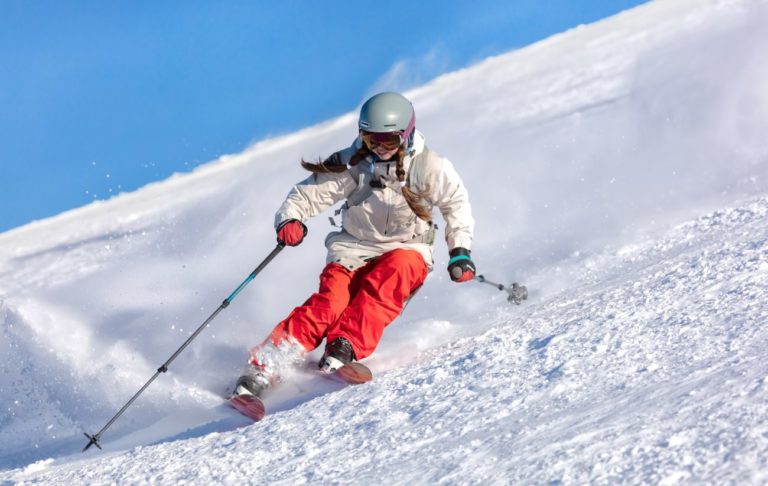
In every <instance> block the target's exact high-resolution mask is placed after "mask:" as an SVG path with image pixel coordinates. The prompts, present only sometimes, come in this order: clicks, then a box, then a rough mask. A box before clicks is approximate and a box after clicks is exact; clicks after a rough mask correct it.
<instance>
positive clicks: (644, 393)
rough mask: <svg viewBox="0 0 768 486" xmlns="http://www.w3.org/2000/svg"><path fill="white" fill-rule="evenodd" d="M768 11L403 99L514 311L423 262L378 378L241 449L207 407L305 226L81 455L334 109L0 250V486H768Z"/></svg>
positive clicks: (313, 399) (340, 130) (214, 408)
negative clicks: (372, 483)
mask: <svg viewBox="0 0 768 486" xmlns="http://www.w3.org/2000/svg"><path fill="white" fill-rule="evenodd" d="M767 9H768V6H767V5H766V2H765V1H760V0H728V1H726V0H722V1H715V0H706V1H701V0H695V1H694V0H667V1H656V2H652V3H649V4H647V5H645V6H642V7H640V8H637V9H634V10H633V11H629V12H626V13H624V14H621V15H618V16H616V17H613V18H611V19H607V20H605V21H602V22H599V23H596V24H594V25H590V26H586V27H580V28H578V29H574V30H572V31H569V32H566V33H563V34H561V35H558V36H555V37H553V38H551V39H548V40H546V41H543V42H541V43H538V44H535V45H533V46H530V47H528V48H525V49H522V50H520V51H517V52H511V53H509V54H506V55H504V56H499V57H496V58H492V59H489V60H487V61H485V62H483V63H481V64H479V65H477V66H474V67H472V68H470V69H467V70H464V71H460V72H457V73H453V74H451V75H448V76H444V77H442V78H439V79H437V80H435V81H434V82H432V83H430V84H428V85H426V86H423V87H421V88H419V89H416V90H414V91H413V92H411V93H408V95H409V96H410V97H411V98H412V99H413V100H414V103H415V105H416V108H417V111H418V113H419V127H420V128H421V130H422V131H424V132H425V133H426V135H427V137H428V142H429V145H430V146H431V147H432V148H433V149H435V150H437V151H438V152H441V153H443V154H446V155H447V156H449V158H451V160H452V161H453V162H454V163H455V164H456V165H457V167H458V169H459V171H460V172H461V174H462V176H463V177H464V180H465V182H466V183H467V185H468V187H469V189H470V194H471V199H472V203H473V207H474V211H475V215H476V218H477V220H478V225H477V239H476V244H475V246H474V251H473V254H474V256H475V257H476V263H477V264H478V267H479V269H480V271H481V273H484V274H485V275H486V276H487V277H488V278H490V279H493V280H497V281H498V280H501V281H512V280H513V279H514V280H520V281H524V282H525V283H527V284H528V285H529V286H530V287H531V289H532V295H531V300H530V301H529V302H528V303H527V304H526V305H524V306H522V307H515V308H510V307H509V305H508V304H507V303H506V301H505V299H504V298H503V295H501V294H500V293H498V292H496V291H494V290H493V289H492V288H490V287H488V286H483V285H479V284H467V285H461V286H458V285H455V284H452V283H451V282H449V281H448V279H447V278H446V276H445V270H444V265H445V249H444V248H441V249H440V251H439V253H438V261H437V262H436V268H435V271H434V272H433V274H432V275H431V277H430V279H429V281H428V284H427V285H426V286H425V288H424V289H423V290H422V292H420V294H419V296H418V298H417V299H415V300H414V301H413V302H412V303H411V305H410V306H409V308H408V310H407V312H406V313H405V315H404V316H403V317H401V318H400V319H399V320H398V321H397V322H396V323H395V324H394V325H393V326H391V327H390V328H389V329H388V330H387V333H386V334H385V339H384V341H383V342H382V344H381V346H380V348H379V350H378V351H377V353H376V354H375V355H374V357H373V358H372V359H371V360H370V361H369V365H370V366H371V368H372V369H374V372H375V373H376V375H377V379H376V380H375V381H374V382H373V383H371V384H369V385H365V386H362V387H357V388H347V389H344V390H341V391H337V392H335V393H332V394H328V393H327V392H329V391H332V390H333V386H332V385H330V384H328V383H317V380H313V379H312V378H308V377H306V376H302V375H299V376H296V377H295V379H294V380H293V382H292V383H289V384H287V385H286V387H285V389H284V390H282V391H281V392H280V393H277V394H276V395H275V396H273V397H270V399H269V402H268V407H269V409H270V411H271V412H272V413H271V415H270V416H269V420H267V421H265V422H263V423H260V424H256V425H253V426H250V427H245V428H239V429H236V428H237V427H238V426H241V425H243V424H244V422H243V420H242V419H241V418H240V417H238V416H237V415H235V414H233V413H232V412H231V411H229V410H227V409H226V408H225V407H222V406H220V399H219V398H218V397H219V395H220V394H221V393H222V392H223V391H224V389H225V388H226V386H227V385H229V384H230V383H231V381H232V379H234V378H235V377H236V376H237V373H238V371H239V369H240V367H241V365H242V363H243V359H244V357H245V354H246V350H247V349H248V347H249V346H251V345H253V344H255V343H256V342H258V341H259V340H260V339H261V338H262V337H263V336H264V334H265V333H266V332H267V331H268V330H269V329H271V327H272V326H273V325H274V323H276V322H277V321H278V320H279V319H281V318H282V317H283V316H284V315H285V314H286V313H287V312H288V311H289V310H290V308H291V307H292V306H293V305H296V304H297V303H299V302H300V301H301V300H303V298H304V297H305V296H306V295H307V294H308V293H309V292H311V291H312V289H313V288H314V287H315V282H316V278H317V277H316V276H317V273H318V272H319V270H320V268H321V267H322V265H323V261H324V249H323V248H322V238H323V237H324V235H325V233H326V232H327V231H328V230H329V227H328V223H327V221H326V220H325V219H324V218H317V220H315V221H313V222H311V223H310V225H309V227H310V235H309V237H308V240H307V242H306V243H305V244H304V245H302V246H301V247H299V248H296V249H289V250H286V251H285V252H284V253H283V254H281V255H280V257H279V258H278V259H277V260H275V262H273V263H272V264H271V265H270V267H268V268H267V270H265V271H264V273H263V274H262V275H260V276H259V278H258V279H257V280H256V281H254V282H253V283H252V284H251V286H250V287H248V288H247V289H246V291H245V292H244V293H243V294H242V296H241V297H238V300H237V301H236V302H235V304H233V305H232V306H230V308H229V309H227V310H226V312H225V313H222V314H221V315H220V317H219V318H218V319H217V320H216V321H215V322H214V323H213V324H212V326H211V328H210V329H208V330H206V332H205V333H204V334H203V335H201V337H200V338H199V339H198V341H196V342H195V344H193V345H192V346H191V347H190V348H189V349H188V350H187V351H186V352H185V354H183V355H182V356H181V357H180V358H179V359H178V360H177V361H176V362H175V363H174V365H173V367H172V369H171V373H169V374H168V375H164V376H162V377H161V379H159V380H158V382H156V383H155V384H154V385H153V387H152V388H150V389H149V390H148V391H147V393H146V394H145V395H144V396H142V398H141V399H140V401H139V402H137V403H136V404H135V405H134V406H133V408H132V409H131V410H130V411H129V412H128V413H126V415H125V416H124V417H122V418H121V419H120V421H119V422H117V423H116V424H115V425H114V426H113V428H112V429H110V430H109V431H108V433H107V434H105V436H104V438H103V442H104V445H105V450H106V452H104V453H100V452H96V453H93V454H92V453H91V451H89V452H88V454H87V455H80V454H79V450H80V449H81V448H82V446H83V445H85V439H84V437H83V436H82V432H83V431H89V432H95V431H96V430H98V428H100V427H101V426H102V425H103V424H104V422H105V421H106V420H108V419H109V417H111V416H112V414H113V413H114V412H115V411H116V410H117V409H118V408H119V407H120V406H121V405H122V404H123V403H124V402H125V400H126V399H127V398H129V397H130V396H131V395H132V394H133V393H134V392H135V391H136V390H137V389H138V387H140V386H141V385H142V384H143V383H144V382H145V381H146V379H147V378H149V376H151V375H152V373H153V372H154V370H155V369H156V368H157V367H158V366H159V365H160V364H162V363H163V362H164V361H165V359H167V358H168V356H169V355H170V354H171V353H172V352H173V351H174V350H175V349H176V348H177V347H178V346H179V344H181V342H183V340H184V339H185V338H186V337H187V336H188V334H189V333H190V332H191V330H193V329H194V328H195V327H196V326H197V325H199V323H200V322H202V321H203V320H204V319H205V317H207V316H208V315H209V314H210V313H211V312H212V311H213V310H214V309H215V308H216V307H217V306H218V305H219V303H220V302H221V300H222V299H223V298H224V297H226V296H227V295H228V294H229V293H230V292H231V291H232V290H233V289H234V287H235V286H236V285H237V284H238V283H239V282H240V281H241V280H242V279H243V278H245V276H247V274H248V273H249V272H250V271H251V270H252V268H253V267H254V266H255V265H256V264H257V263H258V261H259V260H260V259H261V258H263V257H264V256H266V254H267V253H268V252H269V251H270V250H271V249H272V248H273V246H274V233H273V230H272V226H271V225H272V214H273V212H274V210H275V209H276V208H277V206H278V205H279V203H280V201H281V200H282V198H283V196H284V194H285V192H286V191H287V189H288V187H289V186H290V184H291V183H293V182H295V181H296V180H298V179H300V178H301V177H302V176H303V173H302V171H301V169H300V168H298V167H297V164H296V161H297V160H298V159H299V158H301V157H305V158H312V157H317V156H319V155H321V154H328V153H329V152H331V151H332V150H334V149H336V148H338V147H340V146H342V145H344V144H346V143H348V142H349V141H350V140H351V138H352V137H354V133H355V129H354V123H355V115H354V114H349V115H345V116H343V117H341V118H339V119H337V120H332V121H329V122H328V123H326V124H323V125H321V126H317V127H311V128H308V129H306V130H303V131H301V132H298V133H295V134H291V135H287V136H284V137H280V138H277V139H273V140H267V141H264V142H260V143H258V144H256V145H255V146H253V147H252V148H250V149H248V150H246V151H245V152H243V153H242V154H238V155H235V156H230V157H225V158H223V159H222V160H219V161H215V162H213V163H211V164H209V165H207V166H205V167H202V168H200V169H198V170H196V171H195V172H194V173H192V174H185V175H179V176H176V177H174V178H171V179H170V180H168V181H164V182H162V183H157V184H154V185H151V186H148V187H146V188H144V189H142V190H140V191H137V192H135V193H131V194H124V195H121V196H119V197H116V198H113V199H112V200H109V201H107V202H100V203H95V204H92V205H90V206H88V207H85V208H82V209H79V210H76V211H71V212H69V213H65V214H63V215H60V216H58V217H56V218H51V219H49V220H45V221H41V222H37V223H33V224H30V225H27V226H26V227H23V228H20V229H17V230H14V231H11V232H7V233H4V234H2V235H0V300H2V304H1V305H0V322H2V328H1V330H2V332H1V333H0V346H2V349H4V350H5V351H4V353H3V355H2V358H1V360H0V390H1V391H2V394H0V409H2V410H3V411H4V414H3V415H2V416H0V468H2V471H0V480H7V481H11V482H13V481H30V482H34V481H41V482H48V483H61V484H73V483H89V484H95V483H111V482H116V483H120V484H122V483H131V482H141V483H144V482H156V483H162V484H165V483H170V482H176V481H182V480H185V481H190V482H195V483H210V482H227V483H235V482H242V481H243V480H252V481H259V482H261V481H274V482H281V481H282V482H284V483H286V484H288V483H295V482H302V481H304V482H319V481H328V482H341V483H347V482H353V481H356V482H362V481H363V480H366V479H383V478H387V479H389V480H392V479H394V480H395V482H401V483H404V482H414V481H415V482H419V483H432V482H435V481H438V480H444V481H446V482H458V483H464V482H481V481H485V480H491V481H492V482H497V483H504V482H513V483H514V482H533V483H540V482H549V481H553V482H558V481H559V482H562V483H566V484H568V483H583V482H617V481H623V482H652V483H658V482H668V483H674V482H678V481H680V480H683V481H688V482H702V481H704V482H712V483H739V484H743V483H756V484H759V483H765V482H766V481H768V479H766V471H768V465H767V464H766V457H768V454H767V451H766V449H767V448H768V429H766V428H765V425H763V423H764V422H765V421H766V418H767V417H768V413H766V405H765V403H766V389H765V385H764V380H765V376H766V365H765V364H764V363H763V362H762V361H763V360H761V359H760V358H761V352H760V351H761V350H762V349H764V347H765V341H766V333H765V332H764V331H763V330H762V326H761V324H762V323H763V321H764V320H765V316H766V313H767V312H768V306H766V305H765V304H764V302H765V301H766V298H765V286H766V272H768V261H767V260H768V252H767V251H766V231H767V230H766V228H768V226H766V211H768V209H767V207H768V201H767V200H766V195H768V179H766V173H767V172H768V142H766V139H765V136H764V133H766V129H768V92H767V91H766V90H765V86H768V68H766V65H765V63H764V62H763V61H762V60H763V59H765V56H766V54H767V53H768V38H766V36H765V35H764V33H763V30H764V25H765V22H766V21H768V10H767ZM728 208H730V209H728ZM686 221H688V222H687V223H686ZM234 429H236V430H234ZM214 432H215V433H214Z"/></svg>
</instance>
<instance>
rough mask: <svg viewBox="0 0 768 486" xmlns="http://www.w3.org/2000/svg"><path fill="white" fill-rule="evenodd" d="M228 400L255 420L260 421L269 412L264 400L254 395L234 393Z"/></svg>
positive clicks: (235, 407)
mask: <svg viewBox="0 0 768 486" xmlns="http://www.w3.org/2000/svg"><path fill="white" fill-rule="evenodd" d="M228 402H229V405H230V406H231V407H232V408H234V409H235V410H237V411H238V412H240V413H242V414H243V415H245V416H246V417H248V418H250V419H252V420H254V421H255V422H259V421H260V420H262V419H263V418H264V416H265V415H266V414H267V411H266V408H265V407H264V402H262V401H261V399H260V398H259V397H255V396H253V395H233V396H231V397H230V398H229V400H228Z"/></svg>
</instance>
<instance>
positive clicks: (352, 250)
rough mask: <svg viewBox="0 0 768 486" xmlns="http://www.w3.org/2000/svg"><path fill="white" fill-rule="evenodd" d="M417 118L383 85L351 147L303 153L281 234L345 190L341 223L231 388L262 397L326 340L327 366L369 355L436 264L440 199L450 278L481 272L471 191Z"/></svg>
mask: <svg viewBox="0 0 768 486" xmlns="http://www.w3.org/2000/svg"><path fill="white" fill-rule="evenodd" d="M415 123H416V116H415V112H414V109H413V105H412V104H411V102H410V101H408V99H406V98H405V97H404V96H402V95H400V94H398V93H392V92H385V93H379V94H377V95H375V96H373V97H371V98H370V99H369V100H368V101H366V102H365V103H364V104H363V106H362V108H361V110H360V117H359V120H358V127H359V133H358V137H357V138H356V140H355V141H354V143H353V144H352V146H350V147H348V148H346V149H343V150H341V151H338V152H336V153H334V154H332V155H331V156H330V157H328V158H327V159H325V160H321V161H318V162H317V163H311V162H306V161H304V160H302V162H301V165H302V166H303V167H304V168H305V169H307V170H308V171H310V172H312V175H310V176H309V177H308V178H307V179H306V180H304V181H302V182H300V183H298V184H296V185H295V186H294V187H293V188H292V189H291V190H290V192H289V193H288V196H287V198H286V199H285V201H284V202H283V204H282V205H281V206H280V209H279V210H278V212H277V214H276V216H275V228H276V231H277V240H278V242H279V243H280V244H284V245H287V246H296V245H299V244H300V243H301V242H302V241H303V240H304V237H305V236H306V234H307V227H306V226H305V225H304V221H307V220H308V219H309V218H311V217H313V216H316V215H318V214H319V213H321V212H322V211H324V210H325V209H328V208H330V207H331V206H333V205H334V204H335V203H337V202H340V201H342V200H345V199H346V202H345V203H344V204H343V205H342V207H341V209H339V210H338V211H337V212H336V213H337V214H336V216H338V215H339V214H341V229H340V231H335V232H331V233H330V234H329V235H328V236H327V237H326V239H325V246H326V247H327V249H328V256H327V262H326V263H327V265H326V266H325V268H324V269H323V271H322V273H321V274H320V288H319V290H318V291H317V292H316V293H315V294H313V295H312V296H311V297H309V299H308V300H307V301H306V302H304V304H303V305H301V306H299V307H296V308H295V309H294V310H293V311H292V312H291V313H290V314H289V315H288V317H287V318H286V319H285V320H283V321H282V322H280V323H279V324H278V325H277V326H276V327H275V328H274V330H273V331H272V333H271V334H270V335H269V336H268V337H267V339H266V340H265V341H264V342H263V343H262V344H260V345H258V346H256V347H255V348H253V349H252V350H251V353H250V356H249V361H248V365H247V368H246V371H245V372H244V373H243V375H242V376H241V377H240V378H239V379H238V381H237V383H236V385H235V392H234V393H235V395H243V394H245V395H249V394H250V395H254V396H257V397H260V396H261V395H262V394H263V392H264V391H265V390H266V389H267V388H268V387H269V386H270V385H271V384H273V383H275V382H276V381H278V380H279V377H280V375H281V373H282V371H283V370H284V367H285V366H290V365H292V364H293V363H295V362H296V361H297V358H300V357H301V356H304V355H306V353H307V352H309V351H312V350H314V349H316V348H317V347H319V346H320V344H321V343H322V342H323V340H325V341H326V343H327V344H326V348H325V352H324V354H323V356H322V358H321V359H320V362H319V368H320V370H321V371H323V372H327V373H331V372H333V371H335V370H337V369H338V368H339V367H341V366H343V365H345V364H348V363H350V362H352V361H356V360H361V359H363V358H366V357H368V356H370V355H371V353H373V351H374V349H376V346H377V344H378V343H379V340H380V339H381V336H382V333H383V331H384V328H385V327H386V326H387V325H388V324H390V323H391V322H392V321H393V320H395V318H397V316H398V315H399V314H400V313H401V312H402V310H403V308H404V306H405V304H406V303H407V301H408V300H409V299H410V298H411V297H412V296H413V294H414V293H415V292H416V291H417V290H418V289H419V287H421V285H422V283H423V282H424V280H425V279H426V277H427V273H428V271H429V270H430V269H431V267H432V263H433V259H432V251H433V244H434V238H435V232H436V230H437V226H436V225H435V224H434V223H433V222H432V209H433V208H434V207H437V208H438V209H439V211H440V212H441V213H442V215H443V219H444V220H445V223H446V229H445V237H446V242H447V243H448V248H449V250H450V261H449V263H448V272H449V275H450V277H451V279H452V280H454V281H456V282H466V281H469V280H472V279H473V278H474V277H475V265H474V263H473V262H472V260H471V258H470V247H471V244H472V234H473V227H474V219H473V218H472V214H471V210H470V205H469V200H468V195H467V190H466V188H465V187H464V184H463V183H462V181H461V179H460V178H459V175H458V174H457V173H456V170H455V169H454V167H453V165H452V164H451V162H450V161H448V160H447V159H445V158H443V157H441V156H440V155H438V154H437V153H435V152H433V151H431V150H429V149H428V148H427V147H426V145H425V139H424V136H423V135H422V134H421V132H419V131H418V130H416V129H415Z"/></svg>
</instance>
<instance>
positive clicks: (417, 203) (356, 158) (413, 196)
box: [301, 144, 432, 223]
mask: <svg viewBox="0 0 768 486" xmlns="http://www.w3.org/2000/svg"><path fill="white" fill-rule="evenodd" d="M371 153H372V152H371V151H370V150H369V149H368V147H367V146H366V145H365V144H363V145H362V146H361V147H360V148H359V149H357V152H355V154H354V155H353V156H352V158H350V159H349V166H347V165H344V164H342V163H341V160H340V158H339V157H338V155H337V154H333V155H332V156H330V157H328V158H327V159H325V160H322V159H319V160H318V161H317V162H307V161H306V160H304V159H301V166H302V167H304V168H305V169H306V170H308V171H310V172H312V173H313V174H327V173H329V172H334V173H340V172H344V171H345V170H347V169H348V168H349V167H354V166H356V165H357V164H359V163H360V161H361V160H363V159H364V158H365V157H367V156H368V155H369V154H371ZM404 160H405V147H403V146H400V148H399V149H398V150H397V168H396V170H395V174H396V175H397V180H398V181H400V182H401V183H402V182H406V184H405V185H403V186H402V187H401V192H402V194H403V197H404V198H405V201H406V202H407V203H408V206H409V207H410V208H411V210H412V211H413V212H414V213H415V214H416V216H418V217H419V218H421V219H423V220H424V221H427V222H429V223H431V222H432V213H431V212H430V211H429V210H428V209H427V208H426V207H424V206H423V205H422V204H421V201H422V200H424V199H425V198H426V197H427V195H428V194H429V188H428V187H427V188H425V189H424V190H423V191H413V190H411V188H410V187H408V185H407V181H406V173H405V169H404V168H403V161H404Z"/></svg>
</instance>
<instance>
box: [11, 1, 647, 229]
mask: <svg viewBox="0 0 768 486" xmlns="http://www.w3.org/2000/svg"><path fill="white" fill-rule="evenodd" d="M641 3H645V1H644V0H584V1H573V0H518V1H508V0H507V1H503V0H498V1H476V2H469V1H458V0H457V1H450V0H449V1H440V2H429V1H423V2H419V1H399V0H393V1H390V2H386V3H384V2H376V3H374V2H361V1H358V2H353V1H331V2H316V1H287V2H257V1H198V0H187V1H164V2H158V1H131V2H127V1H122V2H121V1H113V2H104V1H97V0H93V1H69V2H62V1H54V0H51V1H34V0H30V1H23V0H6V1H3V2H2V3H0V174H2V178H0V180H2V183H1V184H2V185H1V186H0V188H1V189H2V204H0V232H1V231H6V230H8V229H11V228H14V227H16V226H20V225H22V224H25V223H27V222H29V221H32V220H35V219H41V218H45V217H48V216H53V215H55V214H58V213H60V212H62V211H64V210H67V209H72V208H75V207H79V206H82V205H85V204H87V203H89V202H91V201H93V200H96V199H107V198H109V197H111V196H113V195H115V194H118V193H120V192H126V191H132V190H135V189H137V188H139V187H141V186H143V185H144V184H146V183H148V182H152V181H156V180H161V179H164V178H166V177H168V176H169V175H171V174H173V173H174V172H184V171H189V170H191V169H193V168H194V167H195V166H197V165H199V164H201V163H205V162H208V161H210V160H212V159H215V158H216V157H218V156H220V155H223V154H227V153H235V152H239V151H241V150H242V149H244V148H245V147H247V146H248V145H250V144H251V143H253V142H255V141H257V140H259V139H262V138H265V137H268V136H273V135H278V134H282V133H288V132H292V131H294V130H297V129H299V128H302V127H305V126H308V125H312V124H315V123H318V122H321V121H324V120H327V119H330V118H333V117H336V116H338V115H341V114H344V113H347V112H349V111H350V110H353V109H355V108H356V107H357V106H359V104H360V103H361V102H362V101H363V100H364V98H365V97H366V96H368V95H370V94H372V93H373V92H375V91H377V90H379V89H395V90H399V89H407V88H410V87H413V86H417V85H419V84H423V83H424V82H427V81H429V80H430V79H432V78H434V77H436V76H438V75H440V74H442V73H445V72H449V71H453V70H456V69H459V68H462V67H466V66H468V65H471V64H474V63H476V62H478V61H481V60H482V59H484V58H486V57H488V56H492V55H496V54H501V53H503V52H507V51H509V50H511V49H515V48H519V47H523V46H525V45H528V44H530V43H532V42H535V41H537V40H540V39H542V38H545V37H548V36H549V35H552V34H555V33H557V32H561V31H563V30H566V29H568V28H570V27H573V26H575V25H578V24H582V23H588V22H593V21H595V20H598V19H601V18H604V17H607V16H610V15H612V14H614V13H617V12H619V11H621V10H625V9H627V8H631V7H633V6H636V5H638V4H641Z"/></svg>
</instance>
